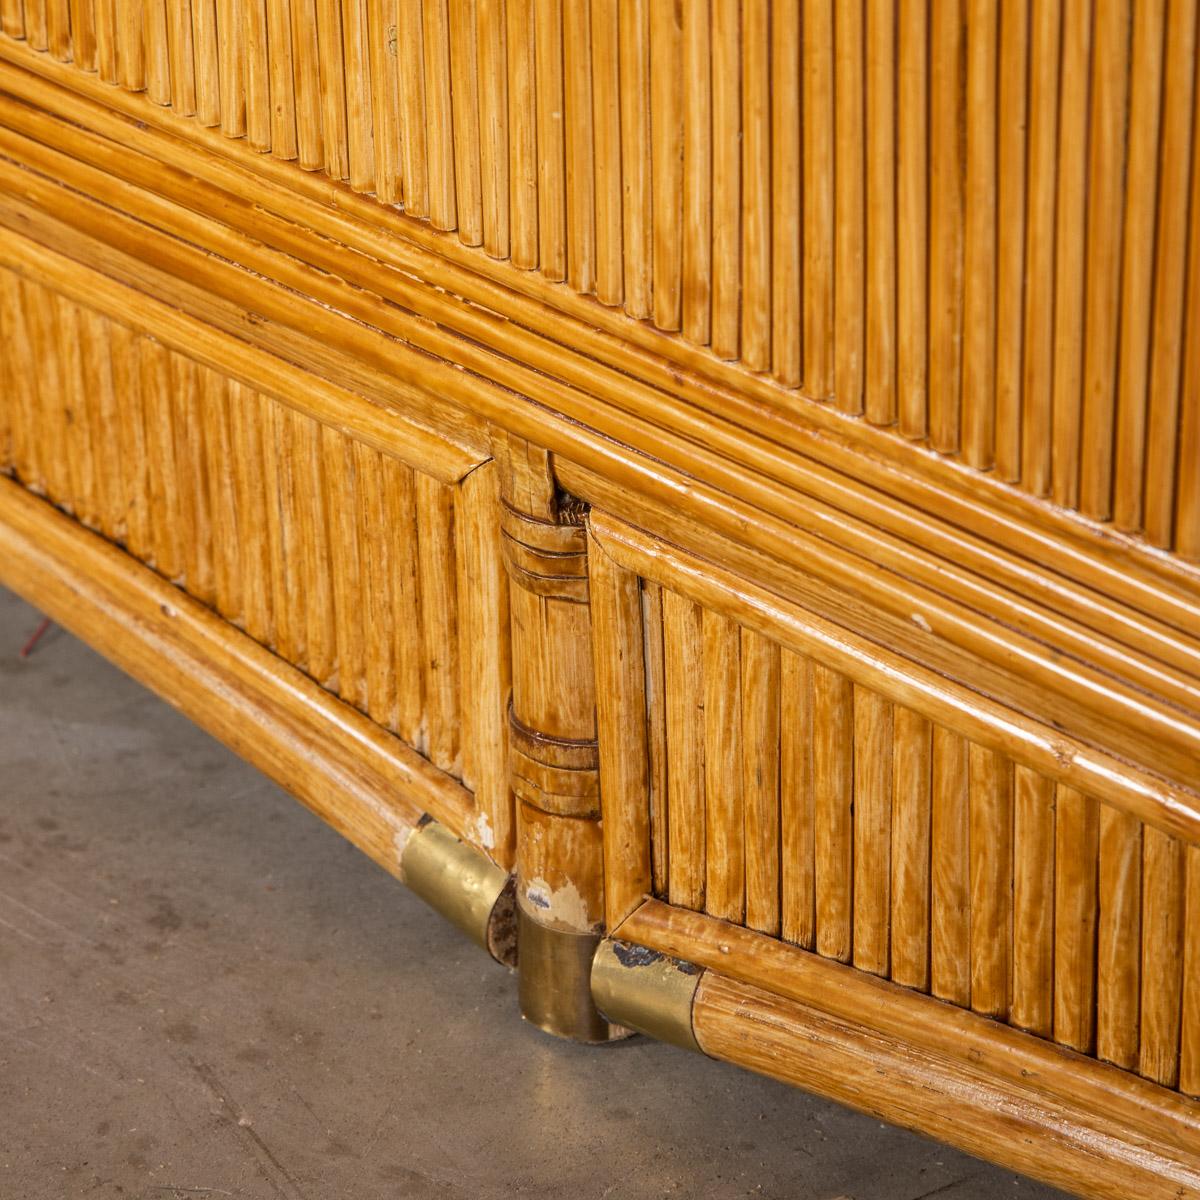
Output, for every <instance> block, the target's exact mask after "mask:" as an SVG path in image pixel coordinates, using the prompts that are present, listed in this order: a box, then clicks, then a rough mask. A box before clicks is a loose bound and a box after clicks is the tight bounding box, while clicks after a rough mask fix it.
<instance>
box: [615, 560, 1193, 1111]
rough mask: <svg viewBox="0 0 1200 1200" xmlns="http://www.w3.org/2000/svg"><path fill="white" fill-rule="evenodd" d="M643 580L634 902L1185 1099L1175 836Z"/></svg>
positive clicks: (1182, 912) (1179, 854)
mask: <svg viewBox="0 0 1200 1200" xmlns="http://www.w3.org/2000/svg"><path fill="white" fill-rule="evenodd" d="M642 595H643V604H642V630H643V638H644V657H645V662H646V663H647V664H648V665H647V670H646V692H645V695H646V720H647V728H648V729H649V730H650V747H649V749H648V752H647V761H648V762H649V764H650V770H649V775H650V780H651V783H650V793H649V800H650V813H651V819H650V834H649V836H650V840H651V845H650V861H651V862H652V863H653V864H654V869H653V881H654V882H653V887H654V894H655V895H657V896H659V897H661V898H662V899H664V900H668V901H669V902H670V903H671V904H672V905H674V906H676V907H679V908H685V909H692V910H694V911H698V912H704V913H707V914H709V915H710V916H714V917H720V918H722V919H723V920H726V921H732V922H734V923H735V924H738V925H743V926H745V927H746V928H748V929H753V930H757V931H759V932H762V933H766V934H770V935H772V936H776V937H779V938H781V939H782V940H783V941H785V942H790V943H793V944H795V945H797V946H800V947H802V948H804V949H807V950H813V951H815V952H816V953H817V954H819V955H821V956H822V957H825V958H828V959H834V960H838V961H841V962H845V963H848V964H850V965H852V966H853V967H855V968H856V969H857V970H859V971H863V972H867V973H870V974H872V975H877V976H881V977H883V978H887V979H890V980H892V981H893V982H895V983H899V984H903V985H904V986H906V987H908V988H912V989H914V990H916V991H920V992H925V993H928V994H931V995H933V996H935V997H938V998H940V999H942V1000H946V1001H949V1002H950V1003H952V1004H955V1005H958V1006H959V1007H961V1008H965V1009H971V1010H973V1011H975V1012H977V1013H980V1014H981V1015H984V1016H987V1017H992V1018H995V1019H997V1020H1000V1021H1003V1022H1005V1023H1007V1024H1010V1025H1012V1026H1014V1027H1016V1028H1019V1029H1024V1030H1027V1031H1028V1032H1030V1033H1034V1034H1037V1035H1039V1036H1041V1037H1044V1038H1047V1039H1052V1040H1054V1041H1056V1042H1058V1043H1060V1044H1062V1045H1065V1046H1069V1047H1070V1048H1072V1049H1074V1050H1078V1051H1080V1052H1082V1053H1084V1054H1088V1055H1092V1056H1094V1057H1097V1058H1100V1059H1103V1060H1104V1061H1107V1062H1110V1063H1113V1064H1115V1065H1117V1066H1120V1067H1124V1068H1126V1069H1128V1070H1133V1071H1137V1072H1139V1073H1140V1074H1142V1075H1144V1076H1146V1077H1147V1078H1149V1079H1152V1080H1154V1081H1156V1082H1158V1083H1162V1084H1165V1085H1166V1086H1168V1087H1177V1086H1183V1087H1188V1088H1191V1089H1192V1091H1193V1093H1194V1091H1195V1088H1196V1077H1195V1066H1194V1063H1195V1061H1196V1050H1195V1044H1196V1038H1197V1036H1198V1035H1197V1033H1196V1031H1195V1030H1194V1028H1192V1023H1194V1021H1195V1013H1196V1010H1197V1007H1198V1005H1197V1001H1196V999H1195V998H1194V994H1195V990H1196V985H1195V982H1194V975H1195V971H1196V951H1195V946H1196V943H1197V939H1200V925H1197V924H1196V923H1195V922H1196V919H1197V913H1198V911H1200V906H1198V904H1197V900H1196V896H1195V894H1194V893H1195V889H1196V880H1195V875H1196V866H1195V861H1194V855H1195V853H1196V848H1195V847H1192V848H1191V849H1190V850H1189V849H1188V847H1186V846H1185V844H1183V843H1181V842H1180V841H1178V840H1177V839H1175V838H1172V837H1169V836H1167V835H1166V834H1164V833H1161V832H1159V831H1157V830H1154V829H1151V828H1149V827H1146V826H1144V825H1143V824H1142V822H1140V821H1139V820H1137V819H1136V818H1135V817H1132V816H1131V815H1129V814H1128V813H1123V812H1120V811H1118V810H1116V809H1114V808H1111V807H1110V806H1109V805H1107V804H1101V803H1100V802H1098V801H1097V800H1095V799H1093V798H1091V797H1089V796H1086V795H1084V794H1083V793H1081V792H1079V791H1077V790H1075V789H1073V788H1070V787H1066V786H1065V785H1063V784H1056V783H1055V781H1054V780H1053V779H1052V778H1049V777H1047V776H1046V775H1044V774H1042V773H1040V772H1039V771H1036V770H1034V769H1032V768H1030V767H1028V766H1024V765H1020V764H1017V763H1014V762H1013V761H1012V760H1011V759H1010V758H1008V757H1007V756H1006V755H1004V754H1002V753H1000V752H998V751H996V750H993V749H989V748H986V747H984V746H981V745H978V744H976V743H974V742H972V741H971V740H970V739H968V738H965V737H963V736H961V735H959V734H957V733H955V732H954V731H953V730H951V729H949V728H947V727H945V726H943V725H941V724H939V723H937V722H934V721H931V720H929V719H927V718H926V717H924V716H921V715H919V714H918V713H915V712H913V711H912V710H911V709H909V708H907V707H906V706H905V705H903V704H901V703H898V702H895V701H893V700H891V699H889V698H887V697H886V696H884V695H882V694H880V693H879V692H877V691H875V690H873V689H871V688H868V687H864V686H862V685H861V684H859V683H853V682H851V681H850V680H848V679H847V678H846V677H844V676H843V675H841V674H840V673H839V672H838V671H835V670H833V669H831V668H830V667H828V666H826V665H824V664H823V663H821V662H820V661H818V660H816V659H810V658H808V657H806V656H805V655H802V654H799V653H797V652H796V651H795V650H792V649H788V648H785V647H783V646H781V645H779V644H777V643H775V642H773V641H772V640H771V639H770V638H769V637H767V636H764V634H763V633H762V632H759V631H756V630H753V629H751V628H748V627H746V626H743V625H740V624H739V623H738V622H737V620H736V619H735V618H734V617H732V616H730V615H727V614H718V613H717V612H715V611H712V610H710V609H708V608H706V607H704V606H703V605H701V604H698V603H697V602H695V601H693V600H691V599H689V598H688V597H687V596H685V595H682V594H680V593H677V592H675V591H674V590H673V589H671V588H668V587H663V586H661V585H660V584H658V583H650V582H648V581H646V580H644V579H643V580H642ZM606 734H607V736H610V737H613V738H619V737H620V734H619V731H616V730H612V731H606V730H604V729H603V728H602V729H601V731H600V737H601V741H602V742H603V741H604V739H605V737H606ZM1189 855H1190V856H1192V857H1189ZM1189 872H1190V873H1189ZM1189 889H1190V890H1189Z"/></svg>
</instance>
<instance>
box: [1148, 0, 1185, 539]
mask: <svg viewBox="0 0 1200 1200" xmlns="http://www.w3.org/2000/svg"><path fill="white" fill-rule="evenodd" d="M1196 23H1197V12H1196V5H1195V4H1194V3H1189V0H1173V2H1172V3H1171V5H1170V8H1169V10H1168V16H1167V26H1168V28H1169V29H1170V31H1171V34H1170V37H1169V38H1168V39H1167V52H1166V72H1165V75H1164V77H1163V114H1162V129H1161V132H1160V135H1159V137H1160V141H1159V166H1158V189H1159V190H1158V244H1157V247H1156V254H1155V262H1154V327H1153V337H1152V342H1151V348H1150V397H1149V406H1148V413H1147V418H1146V420H1147V426H1146V471H1145V495H1144V499H1143V513H1144V528H1145V532H1146V537H1147V538H1148V539H1149V540H1150V541H1151V542H1152V543H1153V544H1154V545H1156V546H1169V545H1170V544H1171V538H1172V535H1173V532H1174V516H1175V514H1174V502H1175V489H1174V479H1173V476H1172V472H1171V471H1170V470H1169V469H1164V465H1165V464H1169V463H1174V462H1175V461H1176V453H1177V444H1176V437H1177V433H1178V429H1179V384H1180V360H1181V357H1182V355H1181V351H1182V348H1183V346H1184V328H1183V304H1184V287H1185V277H1186V267H1187V263H1186V260H1185V258H1184V256H1183V255H1182V254H1180V253H1179V247H1180V246H1183V245H1184V244H1185V242H1186V239H1187V219H1188V175H1189V167H1190V165H1191V158H1192V155H1193V153H1194V149H1193V146H1192V137H1193V132H1192V123H1193V121H1194V115H1193V95H1194V91H1195V88H1196V67H1197V64H1196V49H1197V43H1196ZM1193 340H1194V339H1193Z"/></svg>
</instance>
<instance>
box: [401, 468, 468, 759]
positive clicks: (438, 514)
mask: <svg viewBox="0 0 1200 1200" xmlns="http://www.w3.org/2000/svg"><path fill="white" fill-rule="evenodd" d="M416 501H417V529H418V537H417V546H418V563H419V573H420V579H421V631H422V638H423V654H422V658H421V665H422V668H423V674H424V694H425V714H426V719H427V721H428V724H429V757H430V758H431V759H432V760H433V762H434V763H435V764H436V765H437V766H439V767H441V768H442V770H443V771H449V772H450V773H451V774H454V773H456V772H457V770H458V765H459V720H458V716H459V714H458V703H457V689H456V681H457V679H458V636H457V632H456V631H457V627H458V593H457V589H456V583H455V572H454V497H453V494H452V493H451V491H450V489H449V488H447V487H445V486H444V485H443V484H441V483H438V482H437V480H435V479H431V478H430V477H429V476H428V475H423V474H420V473H418V474H417V477H416ZM399 666H400V664H399V662H397V668H399ZM405 690H406V689H404V688H403V687H402V686H401V687H399V688H398V689H397V691H398V693H399V692H403V691H405Z"/></svg>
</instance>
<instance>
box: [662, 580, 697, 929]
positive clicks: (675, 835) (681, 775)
mask: <svg viewBox="0 0 1200 1200" xmlns="http://www.w3.org/2000/svg"><path fill="white" fill-rule="evenodd" d="M662 612H663V677H664V679H665V681H666V698H667V713H666V717H667V729H668V736H667V787H668V800H667V804H668V817H667V824H668V829H669V831H670V865H671V872H670V887H669V891H668V898H669V899H670V901H671V903H672V904H678V905H679V906H680V907H682V908H690V909H695V910H700V909H702V908H704V882H705V874H706V867H705V861H704V855H705V840H706V838H705V828H704V826H705V796H704V741H705V734H704V712H703V709H702V708H701V704H702V702H703V698H702V697H701V696H697V688H696V681H697V680H698V679H700V678H701V677H702V672H703V653H704V635H703V631H702V629H701V617H700V609H699V607H698V606H697V605H695V604H693V603H692V602H691V601H690V600H688V599H686V598H685V597H683V596H680V595H678V594H677V593H675V592H671V591H665V590H664V591H663V593H662Z"/></svg>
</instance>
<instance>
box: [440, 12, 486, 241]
mask: <svg viewBox="0 0 1200 1200" xmlns="http://www.w3.org/2000/svg"><path fill="white" fill-rule="evenodd" d="M447 17H448V19H449V27H448V36H449V44H450V100H451V108H452V112H453V117H452V120H453V144H454V193H455V213H456V221H457V225H458V237H459V240H460V241H461V242H463V243H464V244H465V245H467V246H478V245H480V244H481V243H482V241H483V192H482V184H481V182H480V176H479V47H478V27H477V12H476V7H475V0H450V4H449V7H448V9H447ZM440 132H441V131H440V130H439V133H440Z"/></svg>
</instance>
